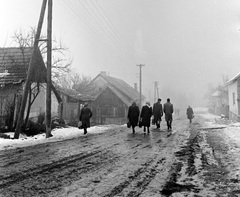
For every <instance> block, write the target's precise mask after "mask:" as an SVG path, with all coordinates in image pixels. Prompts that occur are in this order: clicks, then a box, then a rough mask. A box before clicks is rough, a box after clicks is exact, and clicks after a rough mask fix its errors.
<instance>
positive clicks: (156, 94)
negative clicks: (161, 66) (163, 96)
mask: <svg viewBox="0 0 240 197" xmlns="http://www.w3.org/2000/svg"><path fill="white" fill-rule="evenodd" d="M157 98H159V93H158V81H154V102H156V101H157Z"/></svg>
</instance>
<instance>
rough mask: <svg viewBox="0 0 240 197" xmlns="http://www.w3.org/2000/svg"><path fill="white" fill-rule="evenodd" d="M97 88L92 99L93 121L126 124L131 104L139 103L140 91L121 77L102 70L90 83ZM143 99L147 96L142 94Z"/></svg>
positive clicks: (96, 122)
mask: <svg viewBox="0 0 240 197" xmlns="http://www.w3.org/2000/svg"><path fill="white" fill-rule="evenodd" d="M93 84H94V86H95V87H96V88H95V99H94V100H93V101H92V106H91V108H92V111H93V117H92V119H93V122H94V123H95V124H125V123H126V121H127V112H128V108H129V106H130V105H131V104H132V102H133V101H135V102H136V103H137V104H139V92H138V91H137V90H136V89H135V88H133V87H131V86H130V85H129V84H127V83H126V82H125V81H123V80H122V79H119V78H115V77H112V76H109V75H107V74H106V72H101V73H100V74H98V75H97V76H96V77H95V78H94V79H93V80H92V81H91V83H90V85H93ZM142 100H145V97H144V96H143V95H142Z"/></svg>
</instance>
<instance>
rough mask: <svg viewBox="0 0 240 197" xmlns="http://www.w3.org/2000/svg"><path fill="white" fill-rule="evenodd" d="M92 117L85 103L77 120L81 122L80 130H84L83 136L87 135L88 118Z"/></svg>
mask: <svg viewBox="0 0 240 197" xmlns="http://www.w3.org/2000/svg"><path fill="white" fill-rule="evenodd" d="M91 117H92V111H91V109H90V108H89V107H88V104H87V103H85V105H84V107H83V108H82V109H81V112H80V116H79V120H80V121H82V126H81V127H82V128H83V129H84V134H87V128H90V118H91Z"/></svg>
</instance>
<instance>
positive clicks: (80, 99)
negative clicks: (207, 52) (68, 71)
mask: <svg viewBox="0 0 240 197" xmlns="http://www.w3.org/2000/svg"><path fill="white" fill-rule="evenodd" d="M56 89H57V91H58V93H59V95H60V97H61V99H62V102H61V103H60V108H61V110H60V111H61V114H59V117H60V119H63V120H64V121H65V123H66V124H68V125H73V126H76V124H77V123H78V121H79V115H80V110H81V107H82V106H83V104H84V103H85V102H87V103H88V104H89V106H90V107H91V103H92V100H93V99H94V98H93V97H92V96H90V95H86V94H84V95H82V94H79V93H78V92H76V91H74V90H72V89H63V88H60V87H57V88H56Z"/></svg>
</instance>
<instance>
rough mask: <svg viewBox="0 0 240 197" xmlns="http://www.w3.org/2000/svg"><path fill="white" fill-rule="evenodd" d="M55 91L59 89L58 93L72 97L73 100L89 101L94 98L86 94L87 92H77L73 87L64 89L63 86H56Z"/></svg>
mask: <svg viewBox="0 0 240 197" xmlns="http://www.w3.org/2000/svg"><path fill="white" fill-rule="evenodd" d="M56 89H57V91H59V92H60V93H62V94H65V95H67V96H69V97H72V98H73V99H75V100H78V101H79V100H80V101H91V100H94V98H93V97H92V96H90V95H87V94H80V93H78V92H77V91H75V90H73V89H66V88H65V89H64V88H61V87H59V86H58V87H57V88H56Z"/></svg>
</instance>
